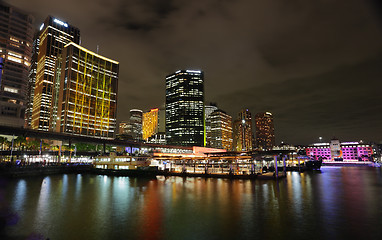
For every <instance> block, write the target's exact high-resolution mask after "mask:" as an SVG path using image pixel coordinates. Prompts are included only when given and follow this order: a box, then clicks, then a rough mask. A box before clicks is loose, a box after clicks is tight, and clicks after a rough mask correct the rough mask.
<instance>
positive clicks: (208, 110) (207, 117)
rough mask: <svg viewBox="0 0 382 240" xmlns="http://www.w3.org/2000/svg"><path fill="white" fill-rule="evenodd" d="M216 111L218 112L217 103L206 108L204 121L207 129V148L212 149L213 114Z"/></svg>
mask: <svg viewBox="0 0 382 240" xmlns="http://www.w3.org/2000/svg"><path fill="white" fill-rule="evenodd" d="M215 110H218V107H217V106H216V104H215V103H210V104H209V105H205V106H204V121H205V128H206V146H207V147H211V141H212V139H211V118H210V116H211V113H213V112H214V111H215Z"/></svg>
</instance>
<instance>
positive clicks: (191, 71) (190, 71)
mask: <svg viewBox="0 0 382 240" xmlns="http://www.w3.org/2000/svg"><path fill="white" fill-rule="evenodd" d="M186 72H188V73H201V71H195V70H186Z"/></svg>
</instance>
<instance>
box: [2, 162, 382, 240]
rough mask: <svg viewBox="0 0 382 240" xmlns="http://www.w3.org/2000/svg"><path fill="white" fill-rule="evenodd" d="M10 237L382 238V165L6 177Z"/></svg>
mask: <svg viewBox="0 0 382 240" xmlns="http://www.w3.org/2000/svg"><path fill="white" fill-rule="evenodd" d="M0 186H1V188H0V191H1V192H0V218H1V224H2V226H1V229H0V231H1V232H0V239H47V238H49V239H50V240H59V239H199V240H201V239H382V172H381V168H370V167H323V168H322V169H321V171H316V172H305V173H298V172H288V173H287V178H284V179H280V180H277V181H276V180H264V181H263V180H229V179H204V178H182V177H168V178H165V177H162V176H160V177H157V178H156V179H142V178H129V177H116V176H101V175H89V174H88V175H86V174H84V175H81V174H64V175H51V176H44V177H28V178H11V179H10V178H2V179H1V180H0Z"/></svg>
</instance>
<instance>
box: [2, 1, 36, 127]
mask: <svg viewBox="0 0 382 240" xmlns="http://www.w3.org/2000/svg"><path fill="white" fill-rule="evenodd" d="M33 22H34V18H33V17H32V16H31V15H30V14H28V13H26V12H24V11H23V10H20V9H18V8H15V7H13V6H11V5H8V4H6V3H3V2H2V1H1V2H0V23H1V24H0V58H2V59H3V62H2V64H3V69H2V76H1V81H0V125H7V126H13V127H22V126H24V118H25V109H26V105H27V88H28V73H29V67H30V65H31V56H32V46H33Z"/></svg>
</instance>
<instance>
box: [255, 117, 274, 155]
mask: <svg viewBox="0 0 382 240" xmlns="http://www.w3.org/2000/svg"><path fill="white" fill-rule="evenodd" d="M255 125H256V147H257V148H259V149H263V150H269V149H272V147H273V146H275V129H274V125H273V116H272V113H270V112H260V113H257V114H256V115H255Z"/></svg>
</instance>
